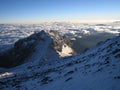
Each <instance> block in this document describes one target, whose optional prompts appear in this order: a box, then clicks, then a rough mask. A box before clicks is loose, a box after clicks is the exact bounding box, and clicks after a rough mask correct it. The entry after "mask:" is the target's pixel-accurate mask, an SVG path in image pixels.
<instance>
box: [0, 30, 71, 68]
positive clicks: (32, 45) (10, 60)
mask: <svg viewBox="0 0 120 90" xmlns="http://www.w3.org/2000/svg"><path fill="white" fill-rule="evenodd" d="M67 41H69V40H67V39H65V37H62V36H60V35H59V34H58V33H57V32H49V33H46V32H45V31H41V32H38V33H34V34H32V35H31V36H29V37H27V38H23V39H21V40H18V41H17V42H16V43H15V44H14V47H13V48H11V49H10V50H7V51H6V52H4V53H0V60H1V61H0V67H13V66H16V65H19V64H22V63H24V62H28V61H30V62H31V61H33V60H38V61H42V60H47V59H53V58H54V59H56V58H59V57H60V56H69V55H72V53H73V51H72V49H71V48H70V47H69V49H70V50H69V51H68V53H67V52H66V54H64V55H61V53H62V52H63V49H64V48H63V46H65V45H66V46H67V44H68V42H67ZM67 48H68V46H67ZM69 53H70V54H69Z"/></svg>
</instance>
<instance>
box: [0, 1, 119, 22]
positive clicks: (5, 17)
mask: <svg viewBox="0 0 120 90" xmlns="http://www.w3.org/2000/svg"><path fill="white" fill-rule="evenodd" d="M114 20H120V0H0V23H40V22H52V21H53V22H54V21H60V22H61V21H66V22H102V21H103V22H104V21H105V22H106V21H114Z"/></svg>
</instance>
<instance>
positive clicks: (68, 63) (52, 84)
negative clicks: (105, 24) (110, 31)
mask: <svg viewBox="0 0 120 90" xmlns="http://www.w3.org/2000/svg"><path fill="white" fill-rule="evenodd" d="M36 57H37V56H36ZM33 59H34V58H33ZM35 62H36V60H33V62H29V63H26V64H23V65H20V66H17V67H14V68H11V69H7V70H5V72H2V73H1V74H0V89H2V90H73V89H75V90H120V36H118V37H115V38H113V39H111V40H108V41H106V42H105V43H101V44H99V45H97V46H96V47H94V48H92V49H89V50H87V51H86V52H84V53H83V54H80V55H76V56H71V57H64V58H61V59H49V60H44V62H43V63H38V62H37V63H35Z"/></svg>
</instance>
